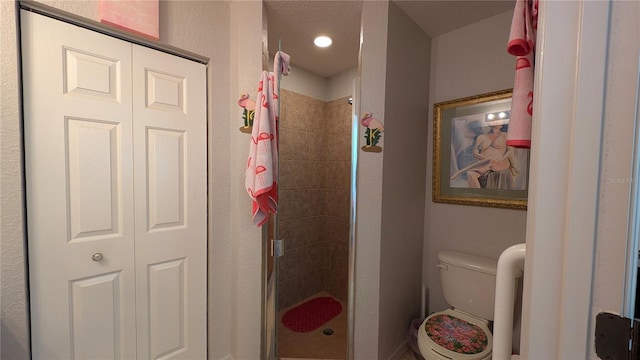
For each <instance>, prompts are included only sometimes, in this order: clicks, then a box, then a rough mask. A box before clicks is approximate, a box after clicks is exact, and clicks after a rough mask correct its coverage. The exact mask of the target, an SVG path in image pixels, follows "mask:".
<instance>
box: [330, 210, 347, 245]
mask: <svg viewBox="0 0 640 360" xmlns="http://www.w3.org/2000/svg"><path fill="white" fill-rule="evenodd" d="M329 226H330V228H329V229H330V230H329V231H330V238H329V241H330V242H331V243H333V244H340V245H343V246H348V244H349V226H350V220H349V218H348V217H337V216H331V217H330V218H329Z"/></svg>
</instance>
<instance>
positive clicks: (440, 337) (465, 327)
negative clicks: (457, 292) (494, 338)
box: [424, 314, 489, 355]
mask: <svg viewBox="0 0 640 360" xmlns="http://www.w3.org/2000/svg"><path fill="white" fill-rule="evenodd" d="M424 329H425V331H426V333H427V336H429V338H431V340H432V341H433V342H435V343H436V344H438V345H439V346H442V347H443V348H445V349H447V350H450V351H453V352H456V353H459V354H465V355H472V354H479V353H481V352H483V351H484V350H485V349H486V348H487V345H488V343H489V342H488V340H487V334H485V332H484V330H482V328H480V327H479V326H477V325H474V324H471V323H469V322H467V321H464V320H462V319H458V318H456V317H453V316H451V315H447V314H440V315H436V316H433V317H431V318H430V319H429V320H428V321H427V322H426V324H425V326H424Z"/></svg>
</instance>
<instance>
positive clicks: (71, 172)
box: [21, 11, 136, 359]
mask: <svg viewBox="0 0 640 360" xmlns="http://www.w3.org/2000/svg"><path fill="white" fill-rule="evenodd" d="M21 25H22V35H23V42H22V50H23V77H24V78H23V84H24V89H23V91H24V96H23V99H24V117H25V124H24V125H25V127H24V130H25V167H26V168H25V170H26V179H27V223H28V224H27V225H28V232H29V237H28V239H29V247H28V248H29V270H30V275H29V281H30V296H31V304H30V305H31V322H32V326H31V333H32V343H33V346H32V347H33V350H32V351H33V357H34V358H35V359H39V358H48V359H56V358H57V359H73V358H78V359H80V358H82V359H86V358H131V357H135V349H136V343H135V307H134V304H135V298H134V296H135V293H134V285H135V278H134V247H133V235H134V228H133V188H132V184H133V177H132V163H131V161H130V160H127V159H126V158H125V157H123V156H122V155H123V154H126V153H129V154H130V153H131V152H132V145H131V128H132V119H131V106H132V104H131V46H130V45H129V44H127V43H125V42H123V41H120V40H115V39H112V38H109V37H107V36H104V35H101V34H97V33H94V32H91V31H88V30H85V29H82V28H78V27H76V26H73V25H69V24H66V23H62V22H58V21H55V20H52V19H50V18H47V17H44V16H41V15H36V14H33V13H25V12H24V11H23V13H22V20H21ZM94 254H101V255H102V259H101V260H99V261H94V258H93V255H94ZM98 258H99V256H98V257H96V259H98Z"/></svg>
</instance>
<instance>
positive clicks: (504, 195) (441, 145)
mask: <svg viewBox="0 0 640 360" xmlns="http://www.w3.org/2000/svg"><path fill="white" fill-rule="evenodd" d="M511 95H512V89H506V90H500V91H495V92H491V93H486V94H480V95H475V96H470V97H465V98H461V99H455V100H450V101H445V102H440V103H437V104H434V105H433V120H434V121H433V174H432V175H433V201H434V202H438V203H449V204H458V205H475V206H488V207H497V208H508V209H523V210H524V209H526V208H527V195H528V177H529V149H516V148H513V147H510V146H506V128H507V127H508V123H509V118H510V113H511Z"/></svg>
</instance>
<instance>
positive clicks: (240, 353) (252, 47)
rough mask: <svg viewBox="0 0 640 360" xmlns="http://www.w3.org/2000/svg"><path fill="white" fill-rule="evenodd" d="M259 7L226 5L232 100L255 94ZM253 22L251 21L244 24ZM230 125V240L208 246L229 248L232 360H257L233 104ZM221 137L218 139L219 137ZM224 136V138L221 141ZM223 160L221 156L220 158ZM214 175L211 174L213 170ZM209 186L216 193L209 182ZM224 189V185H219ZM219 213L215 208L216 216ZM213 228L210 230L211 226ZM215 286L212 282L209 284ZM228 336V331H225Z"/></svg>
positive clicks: (240, 137)
mask: <svg viewBox="0 0 640 360" xmlns="http://www.w3.org/2000/svg"><path fill="white" fill-rule="evenodd" d="M263 11H264V9H263V6H262V2H261V1H232V2H231V47H230V51H231V64H232V67H231V73H230V75H231V94H232V96H234V95H235V96H238V95H239V94H240V93H241V92H243V91H246V90H244V89H254V91H255V90H257V86H258V81H259V80H260V74H261V72H262V70H263V61H262V49H263V45H262V41H263V36H262V31H263V26H262V23H261V22H260V21H255V19H263V21H264V16H263V15H264V14H263ZM247 19H254V21H247ZM231 108H232V116H231V119H238V120H237V121H230V127H231V129H230V134H229V135H228V136H230V138H231V148H230V152H229V153H227V156H228V157H229V161H230V170H231V173H230V182H229V184H225V185H227V186H228V189H229V190H230V191H231V204H230V212H229V216H230V218H229V217H228V218H226V219H225V220H228V221H230V223H231V234H230V237H229V238H227V239H214V241H222V242H231V247H232V250H233V251H232V253H231V258H230V259H229V260H227V261H230V262H231V264H232V270H231V280H232V288H231V294H232V297H231V301H232V303H231V307H230V308H226V309H225V308H223V309H221V311H231V313H232V318H231V324H230V325H231V327H230V330H231V333H232V335H231V336H232V339H231V341H232V345H231V348H232V352H231V354H232V356H233V357H234V358H236V359H258V358H260V332H261V331H260V330H261V328H260V323H261V322H260V321H261V316H262V314H261V307H260V306H261V303H262V242H261V231H260V230H259V229H258V228H256V227H255V226H254V225H253V222H252V220H251V201H250V199H249V196H248V195H247V191H246V189H245V187H244V174H245V167H246V163H247V157H248V155H249V141H250V139H249V136H248V135H247V134H243V133H241V132H240V131H239V130H238V127H239V124H240V120H239V119H240V111H239V110H240V108H239V107H238V104H237V98H234V99H232V101H231ZM221 135H223V134H221ZM223 136H224V135H223ZM221 155H223V156H224V155H225V154H221ZM214 171H215V170H214ZM212 181H214V184H213V186H214V187H216V186H217V185H216V184H215V179H213V180H212ZM223 186H224V185H223ZM224 210H225V209H223V208H221V209H220V211H224ZM214 226H215V224H214ZM217 280H220V279H218V277H217V276H216V278H214V280H213V281H217ZM227 331H228V330H227Z"/></svg>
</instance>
